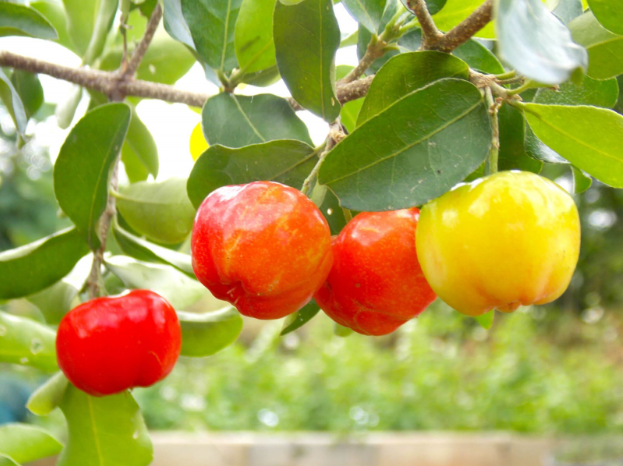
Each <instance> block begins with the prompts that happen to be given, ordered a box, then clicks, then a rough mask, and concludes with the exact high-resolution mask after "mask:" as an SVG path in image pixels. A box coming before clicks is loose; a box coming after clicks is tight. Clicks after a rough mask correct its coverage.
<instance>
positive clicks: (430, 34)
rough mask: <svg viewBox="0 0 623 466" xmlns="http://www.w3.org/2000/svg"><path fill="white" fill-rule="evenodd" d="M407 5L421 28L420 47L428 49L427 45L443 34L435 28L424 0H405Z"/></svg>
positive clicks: (436, 40) (435, 41)
mask: <svg viewBox="0 0 623 466" xmlns="http://www.w3.org/2000/svg"><path fill="white" fill-rule="evenodd" d="M407 7H408V8H409V9H410V10H411V12H412V13H413V14H414V15H415V16H416V18H417V20H418V22H419V23H420V27H421V28H422V48H423V49H424V50H429V47H430V46H432V45H433V44H435V43H437V42H438V41H439V39H440V38H441V37H443V34H442V33H441V32H440V31H439V29H437V25H436V24H435V21H433V18H432V16H431V15H430V13H429V12H428V7H427V6H426V2H425V1H424V0H407Z"/></svg>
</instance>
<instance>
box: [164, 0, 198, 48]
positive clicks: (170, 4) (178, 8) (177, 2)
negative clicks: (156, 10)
mask: <svg viewBox="0 0 623 466" xmlns="http://www.w3.org/2000/svg"><path fill="white" fill-rule="evenodd" d="M163 3H164V17H163V21H162V22H163V24H164V29H165V30H166V31H167V32H168V33H169V35H170V36H171V37H173V38H174V39H175V40H177V41H179V42H181V43H182V44H184V45H186V46H188V47H190V48H191V49H192V50H195V43H194V42H193V38H192V35H191V34H190V29H189V27H188V24H187V23H186V20H185V19H184V15H183V14H182V4H181V0H163Z"/></svg>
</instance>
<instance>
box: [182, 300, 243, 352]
mask: <svg viewBox="0 0 623 466" xmlns="http://www.w3.org/2000/svg"><path fill="white" fill-rule="evenodd" d="M177 317H178V318H179V320H180V325H181V326H182V353H181V354H182V356H191V357H195V358H201V357H204V356H211V355H213V354H216V353H218V352H219V351H221V350H222V349H223V348H226V347H228V346H229V345H231V344H232V343H233V342H234V341H236V339H237V338H238V335H240V332H241V331H242V317H241V316H240V314H239V313H238V311H237V310H236V308H235V307H233V306H228V307H226V308H224V309H221V310H219V311H215V312H208V313H205V314H195V313H192V312H178V313H177Z"/></svg>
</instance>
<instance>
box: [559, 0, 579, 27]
mask: <svg viewBox="0 0 623 466" xmlns="http://www.w3.org/2000/svg"><path fill="white" fill-rule="evenodd" d="M552 13H553V14H554V15H555V16H556V17H557V18H558V19H559V20H560V21H562V22H563V23H565V24H569V23H570V22H571V21H572V20H573V19H574V18H577V17H578V16H580V15H581V14H582V2H581V0H560V1H559V2H558V4H557V5H556V7H555V8H554V9H553V10H552Z"/></svg>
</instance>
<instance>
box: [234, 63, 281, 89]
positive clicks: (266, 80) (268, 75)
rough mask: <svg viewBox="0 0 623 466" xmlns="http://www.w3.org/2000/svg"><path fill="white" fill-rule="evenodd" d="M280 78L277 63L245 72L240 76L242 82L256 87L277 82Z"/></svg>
mask: <svg viewBox="0 0 623 466" xmlns="http://www.w3.org/2000/svg"><path fill="white" fill-rule="evenodd" d="M280 79H281V76H279V69H278V68H277V65H274V66H271V67H270V68H266V69H265V70H262V71H257V72H255V73H246V74H244V75H242V77H241V78H240V80H241V81H242V82H243V83H246V84H251V85H252V86H257V87H267V86H270V85H272V84H275V83H276V82H278V81H279V80H280Z"/></svg>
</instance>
